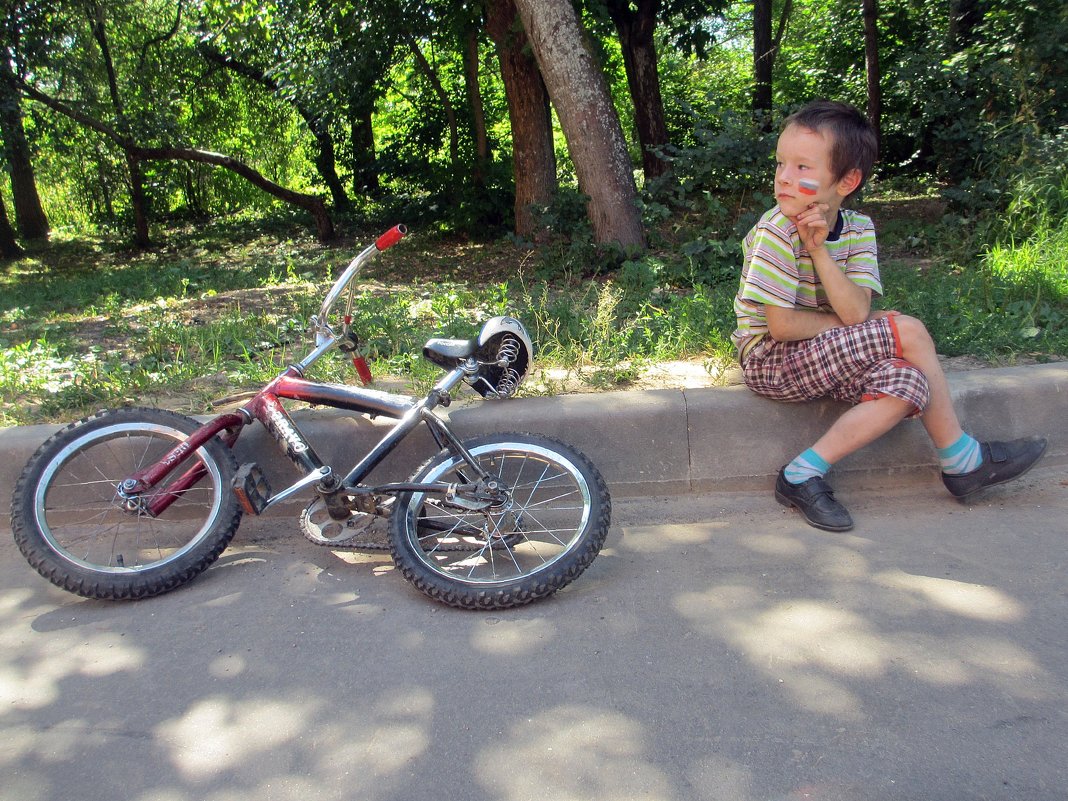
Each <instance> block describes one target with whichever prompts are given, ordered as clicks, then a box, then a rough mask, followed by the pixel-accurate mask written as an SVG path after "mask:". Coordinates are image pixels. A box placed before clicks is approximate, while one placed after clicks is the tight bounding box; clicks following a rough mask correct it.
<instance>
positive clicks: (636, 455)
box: [0, 363, 1068, 509]
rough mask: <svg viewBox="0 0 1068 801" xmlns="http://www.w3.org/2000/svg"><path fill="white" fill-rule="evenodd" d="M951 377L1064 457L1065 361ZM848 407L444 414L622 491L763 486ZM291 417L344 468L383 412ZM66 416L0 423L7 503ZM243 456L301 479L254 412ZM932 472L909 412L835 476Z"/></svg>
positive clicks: (978, 413)
mask: <svg viewBox="0 0 1068 801" xmlns="http://www.w3.org/2000/svg"><path fill="white" fill-rule="evenodd" d="M949 381H950V386H951V389H952V392H953V396H954V399H955V403H956V406H957V410H958V413H959V414H960V417H961V420H962V422H963V424H964V427H965V429H966V430H968V431H969V432H971V433H973V434H974V435H975V436H977V437H979V438H984V439H985V438H998V439H1009V438H1013V437H1018V436H1027V435H1031V434H1041V435H1044V436H1046V437H1048V438H1049V441H1050V444H1049V450H1048V452H1047V455H1046V457H1045V459H1046V461H1045V464H1047V465H1050V464H1068V418H1066V415H1065V409H1066V406H1068V363H1056V364H1047V365H1035V366H1028V367H1007V368H997V369H989V370H975V371H970V372H960V373H950V374H949ZM844 409H845V406H844V405H843V404H839V403H836V402H833V401H818V402H814V403H809V404H782V403H775V402H772V401H768V400H765V399H763V398H759V397H757V396H755V395H753V394H752V393H751V392H749V390H747V389H745V388H744V387H740V386H739V387H727V388H722V389H718V388H717V389H707V388H702V389H686V390H651V391H637V392H611V393H604V394H590V395H562V396H557V397H550V398H526V399H522V400H510V401H503V402H488V403H481V404H476V405H472V406H467V407H463V408H457V409H454V410H452V411H451V413H450V414H449V419H450V421H451V422H452V424H453V425H454V427H455V429H456V431H457V432H458V433H460V434H461V435H463V436H473V435H476V434H481V433H489V432H493V431H533V432H539V433H544V434H548V435H549V436H553V437H556V438H558V439H562V440H565V441H566V442H569V443H571V444H572V445H574V446H575V447H577V448H579V449H580V450H582V451H583V452H584V453H586V454H587V455H588V456H589V457H590V458H591V459H592V460H593V461H594V463H595V464H597V466H598V467H599V468H600V470H601V472H602V473H603V474H604V476H605V479H606V480H607V481H608V484H609V486H610V488H611V490H612V493H613V494H614V495H615V496H616V497H625V496H649V495H677V494H682V493H687V492H704V491H709V490H716V489H720V490H744V491H749V490H753V491H763V490H767V489H769V488H770V487H771V485H772V481H773V477H774V476H775V474H776V473H777V472H778V470H779V468H780V467H781V466H782V465H783V463H785V462H786V461H789V460H790V459H791V458H792V457H793V456H794V455H796V454H797V453H798V452H799V451H801V450H803V449H804V448H805V447H807V446H808V445H810V444H811V443H812V442H813V441H815V439H816V438H817V437H818V436H819V435H820V434H821V433H822V432H823V431H824V430H825V429H826V428H827V426H828V425H830V423H831V421H833V420H834V419H835V418H836V417H837V416H838V415H839V414H841V413H842V411H843V410H844ZM294 417H295V419H296V420H297V421H298V424H299V425H300V426H301V429H302V430H303V431H304V432H305V434H306V435H307V436H308V438H309V440H311V442H312V444H313V446H314V447H315V448H316V450H317V451H318V452H319V454H320V456H321V457H322V458H323V460H324V461H325V462H326V463H327V464H332V465H334V466H335V467H336V468H338V469H344V470H347V469H348V468H349V467H350V466H351V465H352V464H354V463H355V462H356V461H357V459H358V458H359V457H360V456H362V454H363V453H364V452H366V450H367V449H368V448H369V447H370V446H371V445H372V444H373V443H375V442H377V440H378V438H380V437H381V435H382V433H383V432H384V430H385V426H386V425H388V423H389V421H375V422H372V421H368V420H367V419H365V418H362V417H353V416H351V415H349V414H347V413H343V412H338V411H336V410H304V411H299V412H296V413H295V414H294ZM59 428H61V426H54V425H53V426H28V427H17V428H8V429H0V487H3V490H2V492H3V493H4V494H3V495H2V496H0V501H2V502H3V503H4V508H5V509H6V508H9V507H10V493H11V489H12V488H13V487H14V484H15V480H16V479H17V477H18V475H19V473H20V472H21V470H22V468H23V466H24V465H25V463H26V461H27V460H28V459H29V457H30V456H31V454H32V453H33V452H34V450H36V448H37V447H38V446H39V445H40V444H41V443H42V442H43V441H44V440H45V439H46V438H47V437H49V436H50V435H51V434H52V433H54V432H55V431H57V430H59ZM434 451H435V447H434V445H433V442H432V441H431V439H430V436H429V434H428V433H426V431H424V430H419V431H416V432H415V434H413V435H412V436H410V437H409V438H408V439H407V440H406V441H405V442H404V443H403V444H402V445H401V446H400V447H399V448H398V449H397V451H396V452H394V453H393V454H391V456H390V457H389V459H388V460H387V462H386V463H385V464H384V465H383V466H382V467H381V468H379V471H378V472H377V474H376V475H375V476H372V479H374V480H383V481H385V480H396V479H402V478H407V477H408V476H409V475H411V474H412V473H413V472H414V471H415V469H416V467H418V466H419V464H421V463H422V462H423V461H425V460H426V459H427V458H429V457H430V456H431V455H432V454H433V453H434ZM238 460H239V461H242V462H244V461H257V462H259V463H260V464H261V466H263V468H264V469H265V471H266V472H267V473H268V476H269V478H270V479H271V483H272V486H273V487H274V489H275V491H278V490H279V489H281V488H284V487H286V486H288V485H289V484H290V483H292V482H293V481H294V480H295V479H296V473H295V471H294V470H293V468H292V467H291V466H290V465H289V463H288V461H286V459H285V458H284V457H283V456H282V455H281V454H279V452H278V451H277V449H276V447H275V445H274V443H273V441H271V439H270V437H269V436H267V434H266V433H265V432H264V430H263V429H262V427H260V426H258V425H257V426H253V427H251V428H250V430H249V431H247V432H245V433H244V434H243V435H242V437H241V440H240V441H239V442H238ZM937 476H938V473H937V470H936V468H935V461H934V453H933V450H932V448H931V445H930V442H929V440H928V439H927V437H926V434H925V432H924V430H923V426H922V425H921V424H920V423H919V422H916V421H910V422H907V423H904V424H902V425H900V426H898V427H897V428H896V429H894V430H893V431H892V432H890V433H889V434H888V435H886V436H885V437H883V438H882V439H880V440H879V441H878V442H876V443H875V444H873V445H871V446H869V447H868V448H865V449H864V450H863V451H861V452H859V453H856V454H854V455H853V456H851V457H849V458H848V459H846V460H844V461H843V462H842V463H840V464H838V465H836V466H835V470H834V474H833V480H834V484H835V486H836V487H840V488H842V487H858V488H859V487H868V486H885V484H886V482H887V481H894V482H898V483H900V482H902V481H910V482H924V483H931V484H935V483H936V482H937ZM300 497H301V498H304V495H302V496H300ZM305 502H306V499H305Z"/></svg>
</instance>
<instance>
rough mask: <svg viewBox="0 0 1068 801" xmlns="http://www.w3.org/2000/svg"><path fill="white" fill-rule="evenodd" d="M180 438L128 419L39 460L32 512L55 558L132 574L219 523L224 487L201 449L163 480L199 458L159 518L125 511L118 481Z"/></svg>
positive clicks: (183, 550)
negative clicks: (189, 482)
mask: <svg viewBox="0 0 1068 801" xmlns="http://www.w3.org/2000/svg"><path fill="white" fill-rule="evenodd" d="M185 437H186V434H185V432H182V431H180V430H178V429H175V428H172V427H170V426H166V425H162V424H156V423H149V422H144V421H133V422H127V423H115V424H112V425H109V426H107V427H104V428H100V429H97V430H93V431H90V432H87V433H86V434H84V435H82V436H81V437H78V438H76V439H74V440H73V441H72V442H70V443H69V444H68V445H67V446H66V447H64V448H63V449H62V450H60V451H59V452H58V453H57V454H56V455H55V456H54V457H53V458H52V459H51V460H50V461H49V462H48V464H47V465H45V467H44V470H43V471H42V474H41V478H40V480H39V481H38V482H37V485H36V488H35V492H34V497H33V511H34V516H35V518H36V522H37V525H38V528H39V530H40V533H41V536H42V537H43V538H44V540H45V542H46V543H47V545H48V547H49V548H50V549H52V550H53V551H54V552H55V553H56V555H57V556H59V557H60V558H61V559H63V560H65V561H67V562H70V563H71V564H73V565H76V566H78V567H81V568H84V569H88V570H92V571H96V572H100V573H114V574H123V573H127V574H128V573H138V572H144V571H147V570H152V569H156V568H162V567H165V566H166V565H169V564H171V563H173V562H176V561H178V560H180V559H181V558H182V557H183V556H185V555H186V554H187V553H188V552H189V551H191V550H192V549H193V548H195V547H196V546H197V545H198V544H199V543H201V542H202V541H203V540H204V539H205V538H206V537H208V536H209V535H210V534H211V533H212V531H213V529H214V527H215V525H216V524H217V523H218V519H219V513H220V509H221V508H222V504H223V502H224V493H225V491H226V487H225V486H224V480H223V476H222V473H221V471H220V469H219V465H218V464H217V462H216V461H215V460H214V459H213V458H211V456H210V455H209V454H206V452H205V449H204V448H201V449H200V450H198V451H197V453H196V454H194V455H193V456H191V457H190V458H189V459H187V460H186V461H185V462H184V463H183V464H182V465H181V466H180V467H179V468H177V469H175V470H174V471H173V473H172V475H171V476H170V477H169V478H168V479H165V480H164V482H163V483H162V484H161V485H157V487H155V488H154V489H153V492H161V491H162V492H166V491H167V481H168V480H169V479H172V478H174V477H176V476H177V475H179V474H181V473H183V472H185V470H186V469H188V468H189V467H193V466H194V465H196V464H197V462H198V460H199V463H200V464H201V465H202V466H203V468H204V469H205V471H206V472H205V474H204V476H203V478H201V480H200V481H199V482H198V483H197V484H196V485H195V486H193V487H191V488H190V489H188V490H186V491H184V492H183V493H181V495H180V497H178V498H177V499H176V500H175V501H174V503H172V504H171V506H170V507H169V508H168V509H167V511H166V513H165V514H164V515H163V516H162V517H158V518H154V517H152V516H150V515H149V514H147V513H146V512H144V511H139V510H138V511H130V510H127V509H124V508H123V507H122V505H121V502H120V498H119V496H118V487H119V484H120V483H121V482H122V481H123V480H124V479H126V478H129V477H130V475H131V474H134V473H136V472H137V471H138V470H141V469H143V468H144V467H145V466H147V465H151V464H153V463H155V462H156V461H158V460H159V459H160V458H162V457H163V455H164V454H166V453H167V452H168V451H170V450H171V449H172V448H173V447H174V446H175V444H177V443H178V442H181V441H182V440H184V439H185Z"/></svg>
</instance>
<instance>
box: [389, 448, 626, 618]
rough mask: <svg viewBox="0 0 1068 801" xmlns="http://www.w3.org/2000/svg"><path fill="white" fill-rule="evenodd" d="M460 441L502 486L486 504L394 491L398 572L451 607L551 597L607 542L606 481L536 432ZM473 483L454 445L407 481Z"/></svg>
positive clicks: (575, 455) (575, 453) (476, 498)
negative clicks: (455, 452) (452, 448)
mask: <svg viewBox="0 0 1068 801" xmlns="http://www.w3.org/2000/svg"><path fill="white" fill-rule="evenodd" d="M464 446H465V447H466V448H467V450H468V451H469V452H470V453H471V455H472V456H473V457H474V458H475V460H476V461H477V462H478V464H479V465H480V466H481V467H482V469H483V470H484V471H486V472H487V473H488V474H489V475H490V476H491V478H492V479H493V481H494V482H495V483H496V484H498V485H500V486H501V488H502V489H501V490H500V491H499V492H498V493H497V494H496V497H495V498H494V500H493V502H492V503H490V502H488V501H487V500H486V498H487V497H488V496H485V495H483V496H482V497H479V496H477V495H474V494H468V495H466V496H465V495H457V496H456V497H455V498H449V497H448V496H446V495H445V494H443V493H433V492H409V493H403V494H401V495H399V496H398V498H397V502H396V504H395V506H394V509H393V514H392V517H391V519H390V549H391V551H392V553H393V559H394V562H395V563H396V564H397V567H398V568H399V569H400V570H401V572H402V573H403V575H404V577H405V578H407V579H408V580H409V581H411V582H412V584H414V585H415V586H416V587H418V588H419V589H420V590H421V591H423V592H424V593H426V594H427V595H429V596H430V597H431V598H434V599H435V600H438V601H441V602H443V603H446V604H448V605H450V606H456V607H462V608H466V609H504V608H508V607H512V606H519V605H521V604H526V603H530V602H531V601H535V600H538V599H539V598H544V597H545V596H547V595H551V594H552V593H554V592H556V591H557V590H558V589H560V588H561V587H565V586H567V585H568V584H570V583H571V582H572V581H574V580H575V579H576V578H577V577H578V576H579V575H581V573H582V572H583V571H584V570H585V569H586V568H587V567H588V566H589V564H590V563H591V562H592V561H593V560H594V558H595V557H596V556H597V554H598V552H599V551H600V549H601V546H602V544H603V543H604V540H605V537H606V536H607V534H608V527H609V524H610V521H611V512H612V507H611V500H610V497H609V493H608V487H607V486H606V485H605V482H604V479H603V478H602V477H601V474H600V473H599V472H598V471H597V468H596V467H594V466H593V464H592V463H591V462H590V460H589V459H587V458H586V456H584V455H583V454H582V453H580V452H579V451H577V450H575V449H574V448H572V447H571V446H569V445H566V444H565V443H563V442H559V441H557V440H554V439H551V438H549V437H545V436H542V435H538V434H493V435H489V436H485V437H479V438H476V439H472V440H469V441H467V442H465V443H464ZM475 480H476V477H475V475H474V473H473V471H472V470H471V468H470V466H469V465H468V464H467V463H466V462H465V461H464V460H463V459H462V458H460V457H459V456H457V455H455V454H453V453H452V452H451V451H443V452H442V453H440V454H438V455H437V456H435V457H434V458H433V459H431V460H430V461H429V462H428V463H427V464H426V465H424V466H423V467H422V468H421V469H420V470H419V471H418V472H417V473H416V475H415V476H413V478H412V481H413V482H415V483H420V484H427V483H442V484H469V483H472V482H474V481H475ZM472 505H474V506H482V507H484V508H478V509H473V508H469V507H470V506H472Z"/></svg>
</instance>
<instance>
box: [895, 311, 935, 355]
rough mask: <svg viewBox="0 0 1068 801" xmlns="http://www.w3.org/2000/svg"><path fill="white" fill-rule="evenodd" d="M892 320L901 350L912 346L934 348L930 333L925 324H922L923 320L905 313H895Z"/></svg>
mask: <svg viewBox="0 0 1068 801" xmlns="http://www.w3.org/2000/svg"><path fill="white" fill-rule="evenodd" d="M893 320H894V325H895V327H896V328H897V336H898V338H899V340H900V343H901V348H902V350H906V351H907V350H910V349H913V348H931V349H932V350H933V349H934V340H933V339H931V334H930V333H929V332H928V331H927V326H926V325H924V324H923V320H920V319H918V318H916V317H909V316H908V315H907V314H899V315H896V316H895V317H894V318H893Z"/></svg>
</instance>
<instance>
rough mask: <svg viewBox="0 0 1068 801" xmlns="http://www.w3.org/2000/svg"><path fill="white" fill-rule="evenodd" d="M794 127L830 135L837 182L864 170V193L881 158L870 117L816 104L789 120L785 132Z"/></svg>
mask: <svg viewBox="0 0 1068 801" xmlns="http://www.w3.org/2000/svg"><path fill="white" fill-rule="evenodd" d="M790 125H798V126H800V127H802V128H808V129H809V130H810V131H818V132H819V133H825V132H826V133H830V135H831V139H832V142H831V171H832V172H833V173H834V180H836V181H840V180H842V179H843V178H845V176H846V175H847V174H848V173H849V171H850V170H860V184H859V185H858V186H857V189H856V191H857V192H859V191H860V190H861V188H862V187H863V186H864V183H865V182H866V181H867V180H868V178H869V176H871V171H872V168H873V167H874V166H875V160H876V159H877V158H878V157H879V137H878V136H877V135H876V133H875V128H874V127H873V126H872V124H871V123H870V122H869V121H868V118H867V117H865V116H864V115H863V114H861V113H860V111H858V110H857V109H856V108H854V107H853V106H850V105H848V104H847V103H838V102H835V101H833V100H814V101H812V102H811V103H808V104H807V105H805V106H804V107H803V108H801V110H800V111H797V112H796V113H794V114H791V115H790V116H789V117H787V118H786V123H785V124H784V125H783V128H784V129H785V128H787V127H788V126H790ZM854 194H856V192H854Z"/></svg>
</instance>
